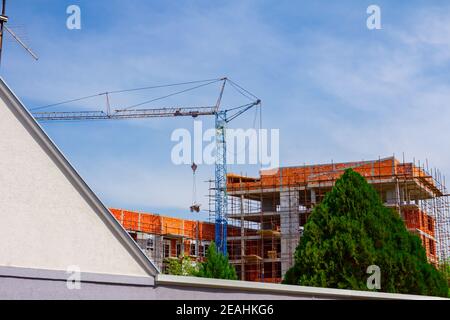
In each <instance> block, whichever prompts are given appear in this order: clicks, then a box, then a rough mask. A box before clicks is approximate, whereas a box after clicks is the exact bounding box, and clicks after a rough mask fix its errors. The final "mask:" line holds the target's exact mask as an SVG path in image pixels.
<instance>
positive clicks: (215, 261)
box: [197, 242, 237, 280]
mask: <svg viewBox="0 0 450 320" xmlns="http://www.w3.org/2000/svg"><path fill="white" fill-rule="evenodd" d="M197 276H198V277H202V278H216V279H229V280H237V275H236V270H235V269H234V267H233V266H232V265H230V263H229V262H228V256H224V255H223V254H222V253H220V252H218V251H217V249H216V245H215V244H214V242H212V243H211V245H210V246H209V248H208V251H207V253H206V259H205V261H204V262H202V264H201V265H200V268H199V271H198V273H197Z"/></svg>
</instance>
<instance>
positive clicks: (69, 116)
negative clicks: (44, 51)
mask: <svg viewBox="0 0 450 320" xmlns="http://www.w3.org/2000/svg"><path fill="white" fill-rule="evenodd" d="M218 82H221V86H220V92H219V96H218V98H217V102H216V104H215V105H213V106H198V107H183V106H172V107H164V108H156V109H155V108H151V109H148V108H145V109H141V108H137V107H140V106H142V105H144V104H148V103H150V102H153V101H157V100H161V99H164V98H168V97H171V96H173V95H176V94H181V93H184V92H187V91H191V90H194V89H197V88H200V87H203V86H206V85H209V84H212V83H218ZM199 83H201V84H199ZM227 83H228V84H229V85H230V86H231V87H233V88H234V89H235V90H236V91H238V92H239V93H240V94H242V95H243V96H245V97H246V98H248V99H249V100H250V101H251V102H249V103H247V104H244V105H240V106H238V107H234V108H230V109H224V110H222V109H221V102H222V97H223V94H224V90H225V86H226V84H227ZM186 84H196V86H194V87H191V88H188V89H184V90H181V91H177V92H175V93H171V94H168V95H165V96H162V97H158V98H155V99H152V100H148V101H145V102H142V103H139V104H135V105H132V106H130V107H126V108H122V109H116V110H111V106H110V96H111V95H112V94H115V93H122V92H131V91H138V90H146V89H153V88H162V87H172V86H177V85H186ZM198 84H199V85H198ZM98 96H104V97H105V100H106V111H104V110H97V111H52V112H42V111H39V112H34V111H36V110H41V109H44V108H49V107H54V106H58V105H62V104H67V103H71V102H76V101H80V100H84V99H89V98H93V97H98ZM256 106H261V100H260V99H259V98H257V97H256V96H255V95H253V94H252V93H250V92H249V91H247V90H246V89H244V88H243V87H241V86H240V85H238V84H237V83H235V82H233V81H232V80H230V79H228V78H220V79H210V80H200V81H191V82H184V83H178V84H169V85H160V86H153V87H144V88H136V89H128V90H118V91H111V92H104V93H99V94H96V95H92V96H87V97H82V98H78V99H73V100H68V101H63V102H60V103H55V104H51V105H47V106H43V107H37V108H34V109H31V112H32V114H33V116H34V117H35V119H36V120H37V121H41V122H47V121H85V120H120V119H137V118H158V117H193V118H197V117H199V116H214V117H215V144H216V155H215V156H216V157H215V178H214V180H215V183H214V194H215V208H214V209H215V217H214V218H215V237H214V238H215V243H216V246H217V250H218V251H219V252H221V253H222V254H224V255H226V254H227V217H226V215H227V159H226V155H227V147H226V128H227V124H228V123H229V122H230V121H232V120H234V119H236V118H237V117H239V116H240V115H242V114H243V113H245V112H246V111H248V110H250V109H252V108H253V107H256Z"/></svg>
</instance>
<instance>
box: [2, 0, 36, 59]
mask: <svg viewBox="0 0 450 320" xmlns="http://www.w3.org/2000/svg"><path fill="white" fill-rule="evenodd" d="M7 22H8V16H6V0H2V14H1V15H0V64H1V60H2V53H3V38H4V34H5V30H6V31H8V33H9V34H10V35H11V36H12V37H13V38H14V40H16V41H17V42H18V43H19V44H20V45H21V46H22V47H23V48H24V49H25V50H26V51H27V52H28V53H29V54H30V55H31V56H32V57H33V58H34V59H35V60H38V59H39V58H38V56H37V55H36V54H35V53H34V52H33V51H32V50H31V49H30V48H29V47H28V46H27V45H26V44H25V43H24V42H23V41H22V40H20V38H19V37H18V36H17V35H16V34H15V33H14V32H13V31H12V30H11V29H10V28H8V27H7V26H6V25H5V24H6V23H7Z"/></svg>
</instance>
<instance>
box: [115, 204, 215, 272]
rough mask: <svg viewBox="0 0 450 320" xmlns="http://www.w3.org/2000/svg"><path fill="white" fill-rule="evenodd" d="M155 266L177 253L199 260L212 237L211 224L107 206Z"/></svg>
mask: <svg viewBox="0 0 450 320" xmlns="http://www.w3.org/2000/svg"><path fill="white" fill-rule="evenodd" d="M109 210H110V211H111V213H112V214H113V215H114V217H115V218H116V219H117V221H119V222H120V224H121V225H122V226H123V227H124V228H125V230H127V232H128V233H129V234H130V235H131V237H132V238H133V239H134V241H136V243H137V244H138V245H139V247H140V248H141V249H142V250H143V251H144V253H145V254H146V255H147V256H148V257H149V258H150V259H151V260H152V262H153V263H154V264H155V265H156V266H157V267H158V269H159V270H161V271H162V272H165V269H166V265H167V261H168V259H177V258H179V257H180V256H185V257H189V258H190V259H192V260H193V261H203V259H204V257H205V254H206V251H207V250H208V247H209V245H210V243H211V241H213V240H214V224H211V223H208V222H204V221H194V220H185V219H180V218H174V217H167V216H161V215H159V214H153V213H146V212H137V211H130V210H123V209H114V208H111V209H109Z"/></svg>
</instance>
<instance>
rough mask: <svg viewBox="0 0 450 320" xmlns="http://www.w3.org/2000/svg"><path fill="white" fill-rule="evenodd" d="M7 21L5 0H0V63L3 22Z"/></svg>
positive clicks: (0, 57) (0, 58) (0, 59)
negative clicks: (0, 4) (0, 10)
mask: <svg viewBox="0 0 450 320" xmlns="http://www.w3.org/2000/svg"><path fill="white" fill-rule="evenodd" d="M7 21H8V18H7V17H6V0H2V15H1V16H0V65H1V61H2V53H3V35H4V24H5V23H6V22H7Z"/></svg>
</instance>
